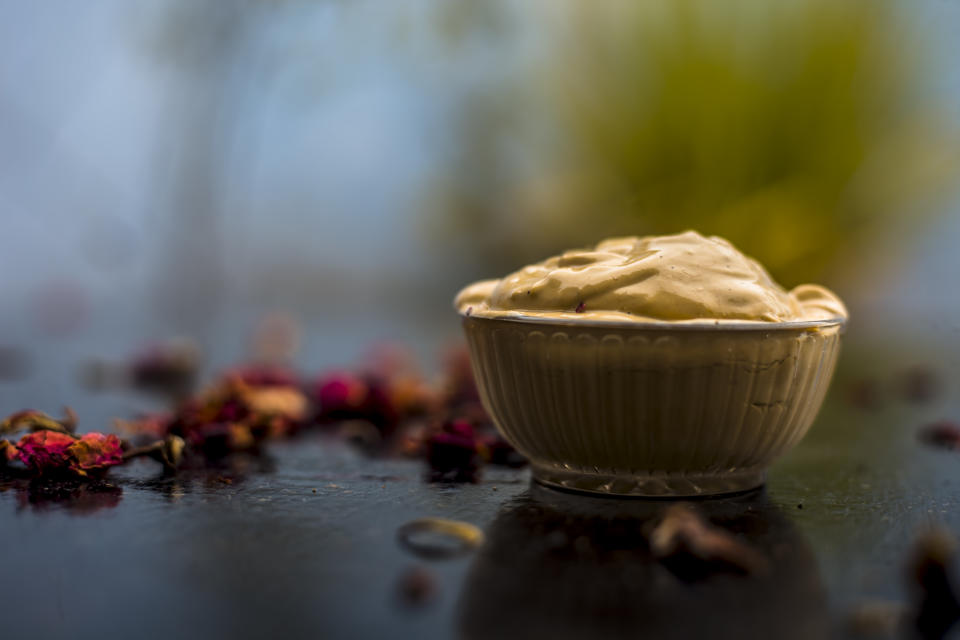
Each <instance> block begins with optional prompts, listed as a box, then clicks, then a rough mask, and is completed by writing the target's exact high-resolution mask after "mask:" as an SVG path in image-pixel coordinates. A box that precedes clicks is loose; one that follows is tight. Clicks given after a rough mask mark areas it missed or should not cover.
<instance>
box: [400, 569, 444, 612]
mask: <svg viewBox="0 0 960 640" xmlns="http://www.w3.org/2000/svg"><path fill="white" fill-rule="evenodd" d="M397 595H398V597H399V599H400V604H402V605H404V606H406V607H411V608H416V607H422V606H424V605H426V604H429V603H430V602H432V601H433V600H434V599H435V598H436V596H437V579H436V577H435V576H434V574H433V572H432V571H430V570H429V569H425V568H423V567H413V568H412V569H408V570H407V571H405V572H404V573H403V574H402V575H401V576H400V580H399V581H398V582H397Z"/></svg>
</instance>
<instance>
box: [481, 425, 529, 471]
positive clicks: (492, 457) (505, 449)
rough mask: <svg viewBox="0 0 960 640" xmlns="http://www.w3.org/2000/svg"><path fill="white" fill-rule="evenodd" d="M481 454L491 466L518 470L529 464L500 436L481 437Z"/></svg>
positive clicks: (493, 434)
mask: <svg viewBox="0 0 960 640" xmlns="http://www.w3.org/2000/svg"><path fill="white" fill-rule="evenodd" d="M479 441H480V447H481V449H480V453H481V454H482V455H483V458H484V460H486V461H487V462H488V463H490V464H495V465H499V466H503V467H511V468H514V469H518V468H520V467H523V466H525V465H526V464H527V459H526V458H524V457H523V454H521V453H520V452H519V451H517V450H516V449H514V448H513V446H512V445H511V444H510V443H509V442H507V441H506V440H504V439H503V438H502V437H501V436H500V434H498V433H492V434H486V435H483V436H481V437H480V439H479Z"/></svg>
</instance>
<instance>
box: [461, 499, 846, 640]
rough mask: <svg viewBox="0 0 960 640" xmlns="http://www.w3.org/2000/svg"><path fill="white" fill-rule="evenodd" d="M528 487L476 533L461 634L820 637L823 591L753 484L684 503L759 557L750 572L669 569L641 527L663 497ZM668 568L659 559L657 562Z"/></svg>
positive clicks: (784, 523) (792, 536)
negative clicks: (763, 566)
mask: <svg viewBox="0 0 960 640" xmlns="http://www.w3.org/2000/svg"><path fill="white" fill-rule="evenodd" d="M669 504H670V503H669V502H662V501H635V500H634V501H629V500H619V499H610V498H592V497H588V496H578V495H571V494H564V493H561V492H557V491H554V490H551V489H548V488H543V487H539V486H536V485H534V486H533V487H532V488H531V490H530V491H529V492H527V493H524V494H522V495H521V496H519V497H518V498H516V499H515V500H513V501H512V502H510V503H509V504H508V505H506V506H505V507H504V508H503V510H502V511H501V512H500V514H499V515H498V516H497V518H496V519H495V520H494V522H493V524H492V525H491V526H490V528H489V530H488V532H487V542H486V544H485V545H484V547H483V549H482V550H481V552H480V554H479V555H478V556H477V558H476V559H475V560H474V563H473V566H472V567H471V569H470V572H469V575H468V578H467V581H466V584H465V587H464V591H463V593H462V596H461V600H460V602H459V625H460V631H461V635H462V636H463V637H465V638H533V637H544V638H547V637H549V638H574V637H576V638H585V637H590V638H594V637H613V638H618V637H634V638H636V637H648V638H696V637H711V638H781V639H789V638H797V639H801V638H802V639H809V638H820V637H825V636H826V635H827V632H828V623H829V620H828V617H827V608H826V599H825V595H824V592H823V587H822V585H821V582H820V576H819V573H818V570H817V564H816V561H815V559H814V557H813V555H812V552H811V550H810V548H809V546H808V545H807V543H806V542H805V541H804V539H803V537H802V535H801V534H800V532H799V531H798V530H797V528H796V526H795V525H794V524H793V523H792V522H791V521H790V520H789V519H788V518H787V517H786V516H785V515H784V514H783V512H782V511H780V510H779V509H778V508H777V507H776V506H775V505H773V504H771V503H770V501H769V500H768V499H767V497H766V495H765V493H763V492H754V493H752V494H748V495H744V496H738V497H732V498H726V499H722V500H711V501H702V502H697V503H695V505H694V506H695V508H696V509H697V510H699V511H700V512H701V513H703V514H704V515H705V516H706V517H707V518H708V519H709V520H710V521H711V522H712V523H713V524H715V525H718V526H722V527H724V528H726V529H727V530H729V531H731V532H733V533H735V534H737V535H738V536H740V537H741V539H742V540H743V541H744V542H746V543H748V544H751V545H753V546H754V547H755V548H756V549H757V550H759V551H760V552H762V553H763V554H764V555H765V556H766V557H767V558H769V560H770V564H771V568H770V571H769V572H768V573H766V574H765V575H762V576H744V575H739V574H736V573H727V572H715V571H706V572H703V573H700V574H696V573H695V572H694V573H690V572H684V573H678V572H677V570H676V567H670V566H669V564H665V563H663V562H661V561H658V560H656V559H655V558H653V556H652V555H651V553H650V551H649V549H648V547H647V543H646V535H647V534H648V533H649V530H650V527H651V525H652V524H653V522H655V519H656V518H657V517H659V515H660V514H662V512H663V510H664V509H665V508H666V507H667V506H669ZM668 567H669V568H668Z"/></svg>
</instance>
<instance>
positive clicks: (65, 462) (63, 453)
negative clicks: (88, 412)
mask: <svg viewBox="0 0 960 640" xmlns="http://www.w3.org/2000/svg"><path fill="white" fill-rule="evenodd" d="M75 441H76V440H75V438H74V437H73V436H69V435H67V434H65V433H58V432H56V431H35V432H33V433H28V434H27V435H25V436H23V437H22V438H20V441H19V442H18V443H17V450H18V451H17V459H18V460H20V461H21V462H22V463H23V464H25V465H27V466H28V467H29V468H31V469H32V470H34V471H37V472H39V473H44V472H46V471H53V470H58V469H67V468H69V466H70V462H71V456H70V454H69V451H68V450H69V448H70V446H71V445H72V444H73V443H74V442H75Z"/></svg>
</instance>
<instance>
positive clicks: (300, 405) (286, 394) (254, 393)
mask: <svg viewBox="0 0 960 640" xmlns="http://www.w3.org/2000/svg"><path fill="white" fill-rule="evenodd" d="M244 400H245V401H246V403H247V406H248V407H249V409H250V411H252V412H254V413H258V414H262V415H271V416H281V417H284V418H287V419H289V420H294V421H300V420H303V419H304V418H306V417H307V404H308V403H307V397H306V396H305V395H303V393H302V392H301V391H300V390H299V389H296V388H290V387H263V388H256V389H250V390H248V391H247V392H246V393H245V394H244Z"/></svg>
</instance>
